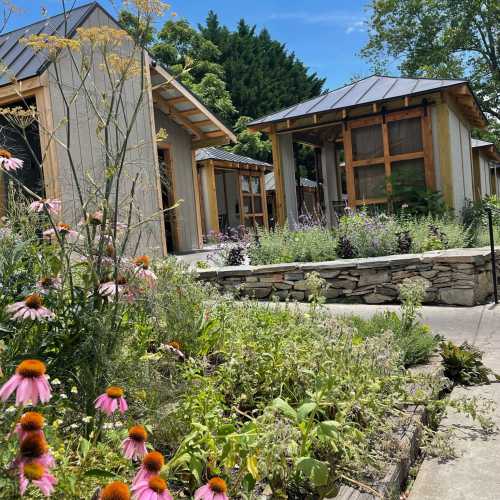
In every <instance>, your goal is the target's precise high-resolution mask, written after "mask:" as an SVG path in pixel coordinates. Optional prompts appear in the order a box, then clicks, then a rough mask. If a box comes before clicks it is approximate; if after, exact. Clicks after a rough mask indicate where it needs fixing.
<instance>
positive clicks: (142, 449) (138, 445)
mask: <svg viewBox="0 0 500 500" xmlns="http://www.w3.org/2000/svg"><path fill="white" fill-rule="evenodd" d="M147 439H148V433H147V432H146V429H144V427H143V426H142V425H134V426H133V427H131V428H130V429H129V430H128V438H127V439H124V440H123V442H122V451H123V456H124V457H125V458H128V459H129V460H137V459H139V458H141V459H142V458H143V457H144V455H146V453H147V452H148V450H147V449H146V440H147Z"/></svg>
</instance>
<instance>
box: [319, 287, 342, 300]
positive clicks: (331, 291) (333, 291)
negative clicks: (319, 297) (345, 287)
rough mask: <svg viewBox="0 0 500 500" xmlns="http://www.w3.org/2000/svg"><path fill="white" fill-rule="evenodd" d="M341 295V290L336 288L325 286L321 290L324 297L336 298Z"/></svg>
mask: <svg viewBox="0 0 500 500" xmlns="http://www.w3.org/2000/svg"><path fill="white" fill-rule="evenodd" d="M341 295H343V294H342V290H339V289H338V288H327V289H326V290H324V291H323V297H325V298H326V299H336V298H337V297H340V296H341Z"/></svg>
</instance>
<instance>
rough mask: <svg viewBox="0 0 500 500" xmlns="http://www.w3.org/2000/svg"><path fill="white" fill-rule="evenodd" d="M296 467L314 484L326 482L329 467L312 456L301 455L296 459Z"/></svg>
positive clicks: (321, 484)
mask: <svg viewBox="0 0 500 500" xmlns="http://www.w3.org/2000/svg"><path fill="white" fill-rule="evenodd" d="M296 465H297V469H298V470H299V471H301V472H302V473H303V474H304V475H305V476H306V477H307V478H308V479H309V480H310V481H311V483H312V484H313V485H314V486H324V485H325V484H327V482H328V475H329V467H328V464H327V463H326V462H321V461H320V460H316V459H315V458H312V457H301V458H299V459H298V460H297V464H296Z"/></svg>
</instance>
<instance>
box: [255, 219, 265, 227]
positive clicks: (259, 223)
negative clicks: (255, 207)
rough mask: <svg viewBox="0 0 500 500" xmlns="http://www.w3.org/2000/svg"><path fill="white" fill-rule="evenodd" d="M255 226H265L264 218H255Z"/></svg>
mask: <svg viewBox="0 0 500 500" xmlns="http://www.w3.org/2000/svg"><path fill="white" fill-rule="evenodd" d="M255 224H257V226H261V227H262V226H264V217H255Z"/></svg>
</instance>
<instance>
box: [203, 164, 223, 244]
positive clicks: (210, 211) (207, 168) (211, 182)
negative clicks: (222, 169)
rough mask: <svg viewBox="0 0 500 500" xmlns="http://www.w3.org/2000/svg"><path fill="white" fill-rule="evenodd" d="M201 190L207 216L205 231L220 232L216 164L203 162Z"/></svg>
mask: <svg viewBox="0 0 500 500" xmlns="http://www.w3.org/2000/svg"><path fill="white" fill-rule="evenodd" d="M200 174H201V189H202V192H203V209H204V214H205V229H206V232H207V234H208V233H209V232H210V231H214V232H216V233H218V232H219V230H220V229H219V210H218V207H217V188H216V185H215V167H214V162H213V161H212V160H209V161H207V162H203V164H202V167H201V169H200Z"/></svg>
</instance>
